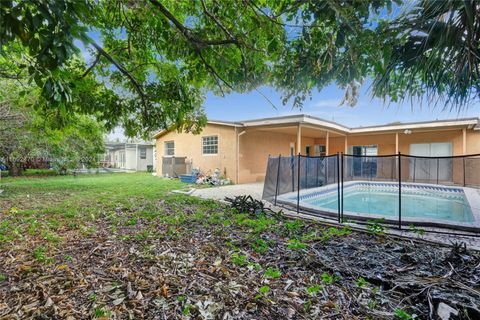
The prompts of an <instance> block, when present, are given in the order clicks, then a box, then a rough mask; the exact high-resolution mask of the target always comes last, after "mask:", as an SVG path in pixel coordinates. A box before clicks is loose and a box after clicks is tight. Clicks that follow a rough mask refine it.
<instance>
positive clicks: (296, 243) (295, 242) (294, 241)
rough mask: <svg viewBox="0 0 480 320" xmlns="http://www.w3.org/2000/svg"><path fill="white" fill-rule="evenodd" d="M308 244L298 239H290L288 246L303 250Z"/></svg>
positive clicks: (291, 248)
mask: <svg viewBox="0 0 480 320" xmlns="http://www.w3.org/2000/svg"><path fill="white" fill-rule="evenodd" d="M306 247H307V245H306V244H305V243H303V242H301V241H300V240H298V239H290V240H288V242H287V248H288V249H290V250H303V249H305V248H306Z"/></svg>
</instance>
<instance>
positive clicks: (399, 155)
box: [398, 152, 402, 229]
mask: <svg viewBox="0 0 480 320" xmlns="http://www.w3.org/2000/svg"><path fill="white" fill-rule="evenodd" d="M401 158H402V154H401V153H400V152H399V153H398V229H402V159H401Z"/></svg>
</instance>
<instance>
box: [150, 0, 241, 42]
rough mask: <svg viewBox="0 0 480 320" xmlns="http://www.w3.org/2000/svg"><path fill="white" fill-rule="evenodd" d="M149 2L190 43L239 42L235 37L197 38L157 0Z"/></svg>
mask: <svg viewBox="0 0 480 320" xmlns="http://www.w3.org/2000/svg"><path fill="white" fill-rule="evenodd" d="M150 3H151V4H152V5H154V6H155V7H156V8H157V9H158V10H159V11H160V12H161V13H162V14H163V15H164V16H165V17H166V18H167V19H168V20H169V21H170V22H172V23H173V24H174V25H175V27H176V28H177V29H178V30H180V32H181V33H182V34H183V35H184V37H185V38H186V39H187V40H188V41H190V42H191V43H192V44H195V45H196V46H200V45H204V46H219V45H229V44H240V42H239V41H238V40H236V39H213V40H211V39H203V38H199V37H198V36H197V35H195V34H194V33H193V31H192V30H191V29H189V28H187V27H185V26H184V25H183V24H182V23H181V22H180V21H178V19H177V18H175V16H174V15H173V14H172V13H171V12H170V11H168V10H167V8H165V7H164V6H163V5H162V4H161V3H160V2H159V1H157V0H150Z"/></svg>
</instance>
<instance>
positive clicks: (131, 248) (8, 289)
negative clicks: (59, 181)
mask: <svg viewBox="0 0 480 320" xmlns="http://www.w3.org/2000/svg"><path fill="white" fill-rule="evenodd" d="M179 199H182V198H179ZM179 199H177V200H176V201H175V202H164V201H158V202H157V203H155V206H156V208H157V209H158V212H153V213H149V214H148V215H147V214H145V212H142V211H141V210H140V209H141V205H140V206H139V210H138V211H132V210H131V209H128V210H127V209H124V208H117V210H116V213H115V216H111V215H107V216H102V217H99V218H98V219H95V220H92V221H91V222H90V224H89V226H88V227H87V228H84V227H82V228H80V229H76V228H74V227H73V226H70V228H68V227H65V226H63V227H62V228H61V229H60V230H57V234H60V235H61V236H62V239H61V240H57V241H49V239H48V237H47V239H46V238H45V236H44V237H41V236H27V235H26V236H25V237H26V238H25V239H23V241H10V242H3V243H2V244H1V246H0V261H1V264H0V275H1V277H2V279H1V281H0V318H1V319H17V318H18V319H24V318H35V319H65V318H66V319H91V318H115V319H128V318H130V319H142V318H145V319H313V318H316V319H318V318H322V319H367V318H370V319H393V318H398V319H413V318H420V319H427V318H430V317H431V318H434V319H448V317H450V318H451V319H480V311H479V310H480V255H479V254H478V253H477V252H473V251H469V250H468V249H466V248H464V247H462V246H461V245H455V246H452V247H444V246H439V245H432V244H428V243H422V242H413V241H409V240H401V239H396V238H392V237H389V236H386V235H382V234H378V233H377V234H368V233H360V232H355V231H351V230H349V229H347V228H329V227H326V226H322V225H320V224H316V223H313V222H302V221H299V220H290V219H283V218H281V217H278V216H277V215H269V214H267V215H265V214H239V213H237V212H236V210H232V209H230V208H227V207H226V206H223V205H219V204H217V203H212V202H211V201H210V202H202V201H197V202H194V201H191V200H179ZM150 205H151V203H150ZM10 215H12V213H9V212H4V213H3V214H1V215H0V221H1V220H2V219H8V218H9V216H10ZM27 240H28V241H27ZM50 240H51V239H50Z"/></svg>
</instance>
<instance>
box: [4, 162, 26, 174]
mask: <svg viewBox="0 0 480 320" xmlns="http://www.w3.org/2000/svg"><path fill="white" fill-rule="evenodd" d="M7 166H8V171H9V174H10V176H11V177H17V176H20V175H21V174H22V173H23V167H22V166H21V165H19V164H18V163H16V162H10V163H7Z"/></svg>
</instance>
